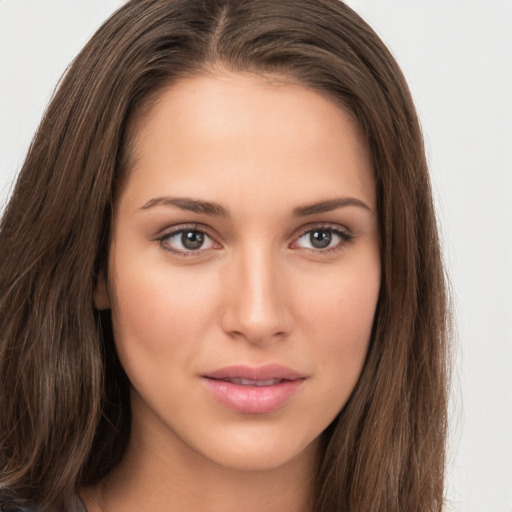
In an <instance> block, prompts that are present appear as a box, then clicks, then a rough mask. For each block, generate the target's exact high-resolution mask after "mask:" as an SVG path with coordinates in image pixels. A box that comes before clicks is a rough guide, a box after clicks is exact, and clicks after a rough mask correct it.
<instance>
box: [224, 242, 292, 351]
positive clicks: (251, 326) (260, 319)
mask: <svg viewBox="0 0 512 512" xmlns="http://www.w3.org/2000/svg"><path fill="white" fill-rule="evenodd" d="M229 274H230V275H229V282H228V283H226V285H227V290H228V301H227V307H226V311H225V314H224V328H225V330H227V331H229V332H230V333H231V334H236V335H240V336H243V337H244V338H246V339H247V340H249V341H251V342H252V343H261V342H265V341H269V340H272V339H274V338H276V337H279V336H281V337H282V336H283V335H284V334H286V333H287V331H288V330H289V328H290V321H289V320H290V315H289V312H288V311H287V304H286V291H285V289H284V288H285V287H283V285H284V282H283V280H284V276H283V275H282V273H281V275H279V274H280V265H279V258H278V254H277V251H273V250H272V248H271V247H269V246H268V244H263V243H259V244H258V243H251V244H247V245H246V246H245V247H243V248H240V249H239V250H238V251H236V254H235V255H234V261H232V262H231V269H230V273H229Z"/></svg>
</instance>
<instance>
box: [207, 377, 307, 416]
mask: <svg viewBox="0 0 512 512" xmlns="http://www.w3.org/2000/svg"><path fill="white" fill-rule="evenodd" d="M204 381H205V383H206V386H207V388H208V390H209V391H210V392H211V393H212V394H213V396H214V397H215V398H216V399H217V400H218V401H219V402H220V403H221V404H223V405H225V406H227V407H229V408H230V409H232V410H234V411H237V412H242V413H246V414H264V413H268V412H272V411H275V410H276V409H279V408H280V407H282V406H283V405H285V404H286V403H287V402H289V401H290V400H291V399H292V398H293V396H294V395H295V394H296V393H297V392H298V390H299V388H300V386H301V385H302V384H303V383H304V379H296V380H285V381H283V382H280V383H278V384H273V385H271V386H242V385H241V384H234V383H233V382H227V381H223V380H215V379H208V378H205V379H204Z"/></svg>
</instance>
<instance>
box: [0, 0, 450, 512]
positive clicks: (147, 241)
mask: <svg viewBox="0 0 512 512" xmlns="http://www.w3.org/2000/svg"><path fill="white" fill-rule="evenodd" d="M0 290H1V292H0V293H1V298H0V301H1V302H0V305H1V306H0V308H1V309H0V311H1V318H0V322H1V324H0V332H1V349H0V350H1V352H0V372H1V375H2V378H1V386H2V387H1V392H0V397H1V398H0V400H1V410H2V415H1V417H0V436H1V437H0V439H1V445H0V446H1V454H0V457H1V459H0V460H1V474H0V475H1V476H0V489H1V495H2V500H3V503H4V505H3V506H4V507H5V509H6V510H9V509H10V508H11V509H14V510H16V509H19V508H20V507H24V506H26V507H32V508H33V509H34V510H41V511H43V510H44V511H56V510H82V511H83V510H84V509H87V511H88V512H100V511H114V512H115V511H121V510H122V511H130V510H215V511H229V510H235V509H240V508H243V509H244V510H247V511H250V510H253V509H254V510H267V511H273V510H289V511H297V512H298V511H301V512H302V511H310V510H315V511H323V512H324V511H326V512H330V511H338V510H343V511H350V510H354V511H356V510H357V511H360V510H365V511H382V510H407V511H408V510H418V511H427V510H428V511H432V510H441V507H442V501H443V476H444V474H443V473H444V443H445V430H446V372H447V369H446V356H445V351H446V305H445V296H444V280H443V271H442V265H441V260H440V253H439V244H438V237H437V231H436V224H435V217H434V213H433V207H432V198H431V194H430V185H429V179H428V171H427V165H426V162H425V156H424V150H423V143H422V138H421V132H420V128H419V124H418V120H417V118H416V114H415V111H414V107H413V104H412V100H411V98H410V95H409V92H408V89H407V86H406V84H405V82H404V79H403V77H402V75H401V73H400V71H399V69H398V67H397V65H396V63H395V62H394V60H393V59H392V57H391V56H390V54H389V52H388V51H387V50H386V48H385V47H384V46H383V44H382V42H381V41H380V40H379V39H378V37H377V36H376V35H375V34H374V33H373V31H372V30H371V29H370V28H369V27H368V26H367V25H366V24H365V23H364V22H363V21H362V20H361V19H360V18H359V17H358V16H357V15H356V14H355V13H354V12H353V11H351V10H350V9H349V8H348V7H347V6H345V5H344V4H343V3H341V2H338V1H337V0H300V1H297V0H294V1H293V2H290V1H278V2H275V1H270V0H265V1H264V0H247V1H243V2H239V1H235V0H212V1H209V2H203V1H200V0H197V1H196V0H193V1H190V0H187V1H185V0H173V1H169V0H143V1H140V0H139V1H131V2H129V3H128V4H126V5H125V6H124V7H123V8H121V9H120V10H119V11H118V12H117V13H115V14H114V15H113V16H112V17H111V18H110V19H109V20H108V21H107V22H106V23H105V24H104V25H103V27H101V28H100V30H99V31H98V32H97V33H96V34H95V36H94V37H93V38H92V39H91V41H90V42H89V43H88V44H87V45H86V47H85V48H84V50H83V51H82V52H81V53H80V55H79V56H78V57H77V58H76V60H75V61H74V62H73V64H72V66H71V67H70V69H69V71H68V72H67V74H66V76H65V77H64V79H63V81H62V84H61V85H60V87H59V90H58V92H57V93H56V95H55V98H54V99H53V101H52V103H51V104H50V106H49V108H48V111H47V112H46V114H45V117H44V119H43V122H42V123H41V126H40V128H39V130H38V133H37V134H36V137H35V140H34V142H33V144H32V147H31V149H30V152H29V154H28V157H27V160H26V162H25V165H24V167H23V169H22V171H21V174H20V177H19V179H18V183H17V185H16V188H15V190H14V194H13V196H12V199H11V201H10V203H9V205H8V207H7V209H6V212H5V215H4V218H3V220H2V224H1V232H0ZM16 507H17V508H16Z"/></svg>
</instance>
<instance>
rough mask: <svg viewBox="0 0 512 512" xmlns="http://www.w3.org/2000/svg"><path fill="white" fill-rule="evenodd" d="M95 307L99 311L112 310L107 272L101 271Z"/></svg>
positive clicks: (96, 290) (96, 289)
mask: <svg viewBox="0 0 512 512" xmlns="http://www.w3.org/2000/svg"><path fill="white" fill-rule="evenodd" d="M94 307H95V308H96V309H98V310H103V309H110V296H109V293H108V286H107V279H106V277H105V272H104V271H103V270H101V271H100V272H99V274H98V279H97V281H96V288H95V289H94Z"/></svg>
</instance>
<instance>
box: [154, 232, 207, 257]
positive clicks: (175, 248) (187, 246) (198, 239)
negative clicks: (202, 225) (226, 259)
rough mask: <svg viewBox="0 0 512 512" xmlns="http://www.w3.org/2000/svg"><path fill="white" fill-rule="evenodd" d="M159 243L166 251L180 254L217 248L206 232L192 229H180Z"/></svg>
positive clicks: (164, 237)
mask: <svg viewBox="0 0 512 512" xmlns="http://www.w3.org/2000/svg"><path fill="white" fill-rule="evenodd" d="M159 241H160V243H161V245H162V247H163V248H164V249H165V250H166V251H169V252H173V253H178V254H187V253H195V252H199V251H204V250H207V249H213V248H215V247H216V246H217V244H216V243H215V242H214V241H213V239H212V238H211V237H210V236H209V235H207V234H206V233H205V232H204V231H201V230H199V229H190V228H180V229H178V230H175V231H172V232H171V233H167V234H165V235H164V236H163V237H161V238H160V239H159Z"/></svg>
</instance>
